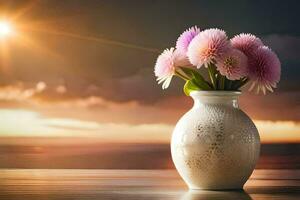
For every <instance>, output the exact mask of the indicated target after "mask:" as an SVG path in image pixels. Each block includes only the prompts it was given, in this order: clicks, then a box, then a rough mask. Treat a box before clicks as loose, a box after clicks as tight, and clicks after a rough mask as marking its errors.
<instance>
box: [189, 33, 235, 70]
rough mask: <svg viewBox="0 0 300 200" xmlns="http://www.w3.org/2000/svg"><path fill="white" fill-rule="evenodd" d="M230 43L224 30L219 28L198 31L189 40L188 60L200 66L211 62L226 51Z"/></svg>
mask: <svg viewBox="0 0 300 200" xmlns="http://www.w3.org/2000/svg"><path fill="white" fill-rule="evenodd" d="M229 47H230V44H229V42H228V40H227V36H226V33H225V31H223V30H220V29H207V30H205V31H202V32H200V33H199V34H198V35H197V36H195V37H194V39H193V40H192V41H191V43H190V45H189V47H188V52H187V56H188V58H189V60H190V62H191V63H192V64H193V65H195V66H197V68H200V67H201V66H202V65H203V64H204V65H205V66H206V65H207V64H209V63H211V62H213V60H215V59H217V58H219V57H221V56H222V55H223V54H224V53H226V51H228V49H229Z"/></svg>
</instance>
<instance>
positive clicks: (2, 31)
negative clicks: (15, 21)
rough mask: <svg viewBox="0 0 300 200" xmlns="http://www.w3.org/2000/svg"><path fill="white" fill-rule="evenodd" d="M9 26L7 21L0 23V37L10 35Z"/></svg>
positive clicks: (10, 29)
mask: <svg viewBox="0 0 300 200" xmlns="http://www.w3.org/2000/svg"><path fill="white" fill-rule="evenodd" d="M12 31H13V30H12V27H11V24H10V23H9V22H7V21H0V37H1V38H2V37H7V36H9V35H10V34H11V33H12Z"/></svg>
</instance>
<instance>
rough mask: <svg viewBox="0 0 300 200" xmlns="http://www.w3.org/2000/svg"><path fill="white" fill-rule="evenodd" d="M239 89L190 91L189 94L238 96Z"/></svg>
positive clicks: (239, 93)
mask: <svg viewBox="0 0 300 200" xmlns="http://www.w3.org/2000/svg"><path fill="white" fill-rule="evenodd" d="M241 94H242V92H241V91H236V90H235V91H224V90H210V91H192V92H191V93H190V95H191V96H192V97H193V96H198V95H200V96H239V95H241Z"/></svg>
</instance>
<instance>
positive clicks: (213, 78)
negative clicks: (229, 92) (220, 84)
mask: <svg viewBox="0 0 300 200" xmlns="http://www.w3.org/2000/svg"><path fill="white" fill-rule="evenodd" d="M207 69H208V75H209V78H210V81H211V84H212V86H213V89H215V90H216V89H217V80H216V76H215V70H214V66H213V65H212V64H208V66H207Z"/></svg>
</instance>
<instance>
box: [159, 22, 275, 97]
mask: <svg viewBox="0 0 300 200" xmlns="http://www.w3.org/2000/svg"><path fill="white" fill-rule="evenodd" d="M201 67H205V68H206V69H207V71H208V77H209V81H207V80H205V78H204V77H203V76H202V75H201V74H200V73H199V72H198V70H197V69H199V68H201ZM154 73H155V76H156V77H157V81H158V83H159V84H160V83H162V88H163V89H166V88H168V87H169V85H170V82H171V80H172V77H173V76H177V77H180V78H182V79H183V80H185V82H186V83H185V85H184V92H185V94H186V95H189V94H190V92H191V91H194V90H228V91H236V90H240V88H241V87H242V86H244V85H245V84H246V83H248V82H250V83H251V86H250V88H249V90H253V89H254V88H256V92H257V93H259V92H260V91H262V92H263V93H264V94H265V93H266V91H267V90H269V91H270V92H272V91H273V89H272V88H276V85H277V83H278V82H279V80H280V74H281V64H280V61H279V59H278V57H277V55H276V54H275V53H274V52H273V51H272V50H271V49H270V48H269V47H267V46H265V45H264V44H263V43H262V41H261V40H260V39H259V38H258V37H256V36H254V35H252V34H245V33H242V34H239V35H236V36H235V37H233V38H232V39H230V40H228V37H227V35H226V33H225V31H223V30H220V29H206V30H204V31H200V29H199V28H198V27H196V26H195V27H192V28H190V29H188V30H186V31H184V32H183V33H182V34H181V35H180V36H179V38H178V39H177V42H176V48H170V49H166V50H164V51H163V53H162V54H161V55H159V56H158V58H157V61H156V64H155V70H154Z"/></svg>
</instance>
